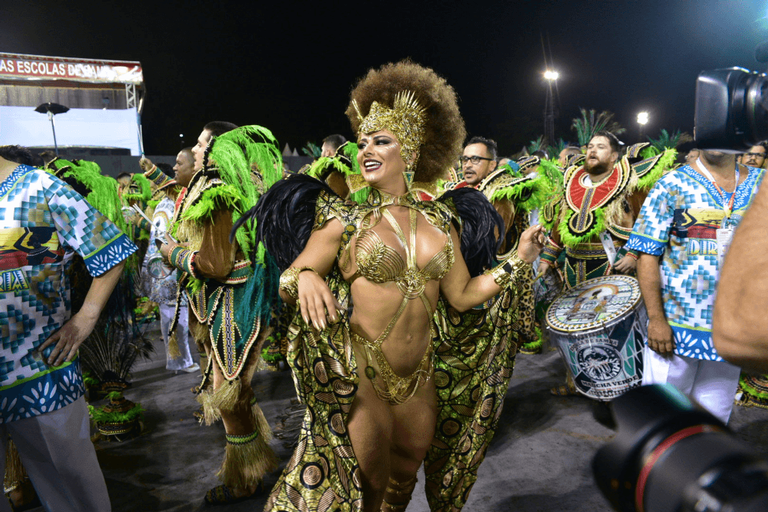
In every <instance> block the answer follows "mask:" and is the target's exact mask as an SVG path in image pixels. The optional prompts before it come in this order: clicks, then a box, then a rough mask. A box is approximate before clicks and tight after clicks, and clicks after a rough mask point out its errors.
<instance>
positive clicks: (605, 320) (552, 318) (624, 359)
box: [546, 275, 648, 401]
mask: <svg viewBox="0 0 768 512" xmlns="http://www.w3.org/2000/svg"><path fill="white" fill-rule="evenodd" d="M546 320H547V327H548V328H549V332H550V339H551V340H552V341H553V342H554V343H556V344H557V347H558V348H559V349H560V354H561V355H562V356H563V361H565V366H566V367H567V368H568V371H569V372H570V373H571V376H572V377H573V381H574V383H575V384H576V389H577V390H578V391H579V392H580V393H581V394H583V395H586V396H588V397H589V398H594V399H595V400H600V401H609V400H613V399H614V398H616V397H618V396H620V395H622V394H623V393H624V392H626V391H628V390H630V389H632V388H635V387H638V386H640V384H641V381H642V379H643V360H642V357H643V345H644V343H645V339H646V337H647V332H648V314H647V313H646V311H645V304H643V301H642V300H641V298H640V285H639V284H638V282H637V280H636V279H635V278H633V277H629V276H622V275H615V276H603V277H598V278H595V279H590V280H588V281H585V282H583V283H581V284H580V285H578V286H575V287H573V288H571V289H570V290H566V291H565V292H563V293H562V294H561V295H560V296H558V297H557V298H556V299H555V300H554V301H553V302H552V305H551V306H550V307H549V309H548V310H547V316H546Z"/></svg>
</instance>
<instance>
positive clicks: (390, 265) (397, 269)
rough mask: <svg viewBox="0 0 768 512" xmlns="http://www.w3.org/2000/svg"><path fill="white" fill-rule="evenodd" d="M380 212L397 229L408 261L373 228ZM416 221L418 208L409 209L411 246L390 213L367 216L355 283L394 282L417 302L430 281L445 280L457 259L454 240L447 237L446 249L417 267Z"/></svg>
mask: <svg viewBox="0 0 768 512" xmlns="http://www.w3.org/2000/svg"><path fill="white" fill-rule="evenodd" d="M379 212H381V214H383V216H384V218H385V219H387V221H388V222H389V224H390V225H391V226H392V229H394V231H395V235H397V237H398V238H399V239H400V241H401V242H402V244H403V246H404V247H405V254H406V260H407V261H403V258H402V256H400V253H398V252H397V251H396V250H395V249H393V248H392V247H389V246H388V245H386V244H385V243H384V242H383V241H382V240H381V237H379V234H378V233H376V231H374V230H373V229H372V228H373V226H374V225H375V224H376V223H378V220H379V219H380V215H381V214H380V213H379ZM371 217H373V219H371ZM417 219H418V212H417V211H416V210H415V209H412V208H411V209H409V220H410V227H411V233H410V235H411V236H410V243H408V241H407V240H406V237H405V234H404V233H403V230H402V228H401V227H400V224H398V223H397V221H396V220H395V218H394V217H393V216H392V213H390V212H389V210H387V209H381V210H376V211H374V212H373V213H372V214H371V216H369V217H366V218H365V219H364V220H363V222H362V225H361V227H360V231H359V232H358V235H357V243H356V244H355V260H356V261H357V272H355V274H354V275H353V276H352V280H354V279H356V278H357V277H359V276H362V277H365V278H366V279H368V280H369V281H372V282H374V283H379V284H381V283H387V282H392V281H394V282H395V283H396V284H397V288H398V289H399V290H400V293H402V294H403V297H405V298H407V299H415V298H416V297H418V296H420V295H421V294H422V293H423V291H424V288H425V286H426V284H427V281H432V280H440V279H442V278H443V277H445V275H446V274H447V273H448V271H449V270H450V269H451V267H452V266H453V263H454V260H455V256H454V253H453V240H452V239H451V236H450V234H448V236H447V240H446V243H445V245H444V246H443V248H442V249H441V250H440V251H439V252H438V253H437V254H435V255H434V256H433V257H432V259H431V260H429V263H427V265H426V266H425V267H424V268H422V269H419V268H418V267H417V266H416V223H417Z"/></svg>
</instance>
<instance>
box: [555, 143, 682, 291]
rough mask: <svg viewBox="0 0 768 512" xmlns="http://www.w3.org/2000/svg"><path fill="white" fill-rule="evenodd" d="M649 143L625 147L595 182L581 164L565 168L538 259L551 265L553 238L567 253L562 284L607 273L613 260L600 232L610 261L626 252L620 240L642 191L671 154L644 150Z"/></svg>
mask: <svg viewBox="0 0 768 512" xmlns="http://www.w3.org/2000/svg"><path fill="white" fill-rule="evenodd" d="M648 145H649V144H648V143H641V144H635V145H633V146H630V147H629V148H627V151H626V153H625V155H624V156H623V157H622V158H621V159H620V160H619V162H618V164H617V165H616V167H615V168H614V171H613V172H612V173H611V174H610V175H609V176H608V177H607V178H606V179H605V180H603V182H601V183H600V184H598V185H594V186H593V185H589V183H591V182H588V181H585V180H586V171H585V170H584V166H583V165H574V166H571V167H569V168H568V169H567V170H566V172H565V176H564V183H565V185H564V187H563V193H562V198H561V200H560V202H559V204H558V206H557V207H556V208H554V210H555V211H556V213H557V216H556V217H555V219H554V222H553V223H552V225H551V236H552V239H553V240H554V241H550V242H548V243H547V245H546V247H545V248H544V251H543V252H542V259H543V260H544V261H547V262H549V263H550V264H551V265H554V264H555V262H556V261H557V259H558V257H559V255H560V253H561V251H562V250H563V249H562V247H560V245H558V242H559V243H560V244H562V246H563V247H564V248H565V252H566V259H565V268H564V274H565V283H566V285H567V286H569V287H572V286H575V285H577V284H580V283H582V282H584V281H586V280H587V279H592V278H595V277H600V276H603V275H606V274H608V273H609V272H610V270H611V268H612V265H611V263H610V262H609V261H608V256H607V255H606V252H605V249H604V248H603V244H602V242H601V241H600V238H599V237H600V234H601V233H603V232H607V233H608V234H609V235H610V236H611V238H612V240H613V242H614V247H615V248H616V251H617V255H616V260H615V261H618V260H620V259H621V258H622V257H624V255H626V254H627V251H625V250H624V248H623V245H624V243H625V242H626V241H627V239H628V238H629V235H630V233H631V232H632V224H633V222H634V218H635V217H636V216H637V213H638V212H639V210H640V207H641V206H642V203H643V201H644V200H645V195H646V194H647V192H648V190H649V189H650V188H651V187H652V186H653V184H654V183H655V182H656V180H658V179H659V178H660V177H661V175H662V174H663V173H664V171H665V170H666V169H668V168H669V167H670V166H671V165H672V164H673V163H674V160H675V157H676V152H675V150H673V149H668V150H666V151H664V152H662V153H657V154H652V155H650V156H648V155H644V154H643V150H644V149H646V148H647V146H648ZM644 156H645V157H644ZM633 254H634V255H635V256H637V254H635V253H634V252H633Z"/></svg>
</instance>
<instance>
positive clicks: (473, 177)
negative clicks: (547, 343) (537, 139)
mask: <svg viewBox="0 0 768 512" xmlns="http://www.w3.org/2000/svg"><path fill="white" fill-rule="evenodd" d="M529 163H530V164H532V165H530V167H535V165H536V164H537V163H538V158H534V159H533V160H532V161H531V162H529ZM461 167H462V170H463V171H464V181H462V182H459V183H455V184H452V185H450V186H449V187H450V188H462V187H467V186H469V187H473V188H475V189H477V190H479V191H480V192H482V193H483V195H484V196H485V197H486V198H488V200H489V201H490V202H491V204H493V207H494V208H496V211H497V212H499V215H501V218H502V219H503V220H504V226H505V232H504V233H500V234H499V236H500V237H501V247H500V248H499V255H498V259H499V260H500V261H503V260H504V259H506V258H508V257H509V256H510V255H511V254H512V253H513V252H515V251H516V250H517V244H518V242H519V239H520V235H521V234H522V232H523V231H525V229H526V228H528V225H529V222H528V212H527V211H526V210H523V209H521V208H520V205H519V204H516V201H512V200H510V199H509V197H517V198H518V199H519V202H523V201H525V200H526V199H528V198H529V197H530V196H531V194H532V193H533V189H532V187H531V182H532V178H529V177H526V176H525V174H522V173H521V172H520V170H521V169H520V166H519V165H518V164H517V163H515V162H512V161H510V162H509V163H507V164H505V165H503V166H499V165H498V149H497V146H496V142H495V141H494V140H493V139H487V138H485V137H477V136H476V137H472V138H471V139H470V140H469V142H467V144H466V146H464V153H463V155H462V156H461ZM513 190H514V192H512V191H513ZM529 278H530V279H529V283H531V284H532V283H533V271H530V276H529ZM533 306H534V300H533V288H532V286H526V287H524V288H523V292H522V295H521V296H520V298H519V299H518V315H517V322H516V323H515V325H514V326H513V328H514V330H515V331H516V332H517V333H518V334H519V342H520V345H522V346H529V345H531V344H534V343H536V342H537V340H538V335H537V334H536V329H535V326H534V314H533V313H534V311H533ZM539 345H540V343H538V344H537V346H539Z"/></svg>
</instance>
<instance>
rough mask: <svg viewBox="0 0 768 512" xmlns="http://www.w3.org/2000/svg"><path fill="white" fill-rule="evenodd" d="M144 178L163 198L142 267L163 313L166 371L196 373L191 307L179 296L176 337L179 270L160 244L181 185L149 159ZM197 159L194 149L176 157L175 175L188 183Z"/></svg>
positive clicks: (148, 291) (144, 161)
mask: <svg viewBox="0 0 768 512" xmlns="http://www.w3.org/2000/svg"><path fill="white" fill-rule="evenodd" d="M140 163H141V165H142V168H146V169H147V171H146V172H145V173H144V175H145V176H146V177H147V178H148V179H149V180H151V181H152V182H153V183H155V184H156V185H157V186H158V192H160V193H162V196H163V197H162V199H160V202H159V203H158V204H157V206H155V210H154V213H153V216H152V226H151V229H150V235H149V247H148V248H147V254H146V255H145V256H144V263H143V265H142V281H143V284H144V289H145V292H146V294H147V297H148V298H149V300H151V301H153V302H156V303H157V305H158V309H159V310H160V332H161V333H162V335H163V341H164V342H165V348H166V364H165V368H166V370H171V371H175V372H179V371H183V372H187V373H191V372H196V371H197V370H199V369H200V366H199V365H198V364H197V363H195V362H194V360H193V359H192V354H191V351H190V349H189V338H190V336H189V308H188V307H187V300H186V296H185V295H184V294H180V295H179V296H178V302H179V305H178V308H179V320H178V322H177V324H176V336H175V338H174V337H173V333H171V332H170V326H171V323H172V321H173V315H174V313H175V312H176V302H177V291H178V270H176V269H175V268H173V267H170V266H168V264H166V262H165V261H164V260H163V257H162V255H161V254H160V251H159V250H158V246H157V243H159V242H160V241H161V240H163V239H164V238H165V234H166V232H167V231H168V229H170V227H171V220H172V219H173V212H174V208H175V203H174V202H175V201H176V198H177V196H178V192H179V190H180V189H181V188H182V186H181V185H180V184H179V183H178V182H176V181H174V180H172V179H170V177H168V176H166V175H165V174H164V173H163V172H162V171H160V170H159V169H158V168H157V166H154V165H152V162H150V161H149V160H148V159H146V158H142V160H141V162H140ZM194 165H195V156H194V155H193V154H192V150H191V148H185V149H182V150H181V151H179V154H178V155H176V165H175V166H174V167H173V169H174V171H176V175H177V176H179V177H181V178H182V181H183V183H187V182H188V181H189V178H191V177H192V175H193V174H194Z"/></svg>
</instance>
